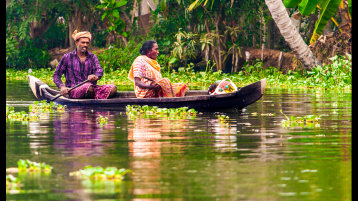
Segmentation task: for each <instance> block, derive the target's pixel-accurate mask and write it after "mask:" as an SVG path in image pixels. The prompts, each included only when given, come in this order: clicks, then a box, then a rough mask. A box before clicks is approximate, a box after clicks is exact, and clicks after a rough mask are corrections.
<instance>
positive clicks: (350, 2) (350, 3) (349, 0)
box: [348, 0, 352, 15]
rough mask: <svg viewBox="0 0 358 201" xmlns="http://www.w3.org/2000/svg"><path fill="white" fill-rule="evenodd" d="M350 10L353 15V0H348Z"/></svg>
mask: <svg viewBox="0 0 358 201" xmlns="http://www.w3.org/2000/svg"><path fill="white" fill-rule="evenodd" d="M348 10H349V14H350V15H352V0H348Z"/></svg>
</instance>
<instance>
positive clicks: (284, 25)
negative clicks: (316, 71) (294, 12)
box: [265, 0, 320, 69]
mask: <svg viewBox="0 0 358 201" xmlns="http://www.w3.org/2000/svg"><path fill="white" fill-rule="evenodd" d="M265 3H266V5H267V7H268V9H269V11H270V13H271V15H272V18H273V20H274V21H275V23H276V25H277V27H278V29H279V30H280V33H281V35H282V36H283V37H284V39H285V41H286V42H287V43H288V45H289V46H290V48H291V49H292V50H293V51H294V53H295V54H296V56H297V58H298V59H299V60H300V61H301V62H302V63H303V65H304V66H305V68H307V69H311V68H312V67H314V66H316V65H318V64H320V62H319V61H318V59H317V58H316V57H315V56H314V55H313V53H312V51H311V50H310V49H309V47H308V46H307V44H306V43H305V42H304V41H303V39H302V37H301V35H300V34H299V32H298V31H297V29H296V27H295V26H294V25H293V23H292V21H291V19H290V18H289V16H288V13H287V11H286V7H285V6H284V5H283V3H282V0H265Z"/></svg>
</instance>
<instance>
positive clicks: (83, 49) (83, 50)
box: [80, 47, 88, 53]
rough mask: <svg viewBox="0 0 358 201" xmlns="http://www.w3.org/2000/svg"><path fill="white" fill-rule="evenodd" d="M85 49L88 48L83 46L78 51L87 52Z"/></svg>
mask: <svg viewBox="0 0 358 201" xmlns="http://www.w3.org/2000/svg"><path fill="white" fill-rule="evenodd" d="M87 49H88V48H86V47H83V48H81V50H80V51H81V52H82V53H86V52H87Z"/></svg>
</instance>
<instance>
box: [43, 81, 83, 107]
mask: <svg viewBox="0 0 358 201" xmlns="http://www.w3.org/2000/svg"><path fill="white" fill-rule="evenodd" d="M87 82H89V80H85V81H83V82H81V83H79V84H77V85H76V86H74V87H72V88H70V89H69V90H68V92H67V93H70V92H71V91H72V90H74V89H76V88H77V87H79V86H81V85H83V84H85V83H87ZM60 96H62V95H61V93H60V94H58V95H57V96H55V98H53V99H52V100H47V102H50V101H54V100H56V99H58V98H59V97H60Z"/></svg>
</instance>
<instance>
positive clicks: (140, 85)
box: [134, 77, 161, 91]
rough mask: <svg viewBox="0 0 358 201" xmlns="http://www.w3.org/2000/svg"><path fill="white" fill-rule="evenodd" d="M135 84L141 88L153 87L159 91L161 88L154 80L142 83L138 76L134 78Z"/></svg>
mask: <svg viewBox="0 0 358 201" xmlns="http://www.w3.org/2000/svg"><path fill="white" fill-rule="evenodd" d="M134 81H135V84H136V85H137V86H138V87H140V88H143V89H153V90H156V91H159V90H160V89H161V87H160V85H158V84H156V83H155V82H154V81H153V82H151V83H150V84H144V83H143V82H142V81H141V80H140V78H139V77H135V78H134Z"/></svg>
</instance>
